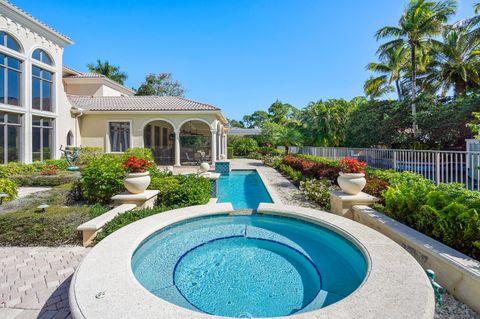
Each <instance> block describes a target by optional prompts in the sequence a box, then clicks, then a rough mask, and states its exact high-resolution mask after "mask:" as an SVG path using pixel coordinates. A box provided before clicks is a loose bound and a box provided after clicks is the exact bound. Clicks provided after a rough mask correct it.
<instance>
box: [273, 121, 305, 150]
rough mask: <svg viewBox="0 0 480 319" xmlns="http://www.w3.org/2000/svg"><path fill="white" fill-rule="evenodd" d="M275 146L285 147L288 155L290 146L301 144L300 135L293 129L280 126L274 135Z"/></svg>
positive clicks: (301, 138)
mask: <svg viewBox="0 0 480 319" xmlns="http://www.w3.org/2000/svg"><path fill="white" fill-rule="evenodd" d="M274 138H275V143H276V144H277V145H281V146H285V154H287V155H288V151H289V148H290V146H300V145H301V144H302V143H303V136H302V134H301V133H300V132H299V131H297V130H296V129H295V128H293V127H286V126H280V127H279V128H278V130H277V131H276V132H275V135H274Z"/></svg>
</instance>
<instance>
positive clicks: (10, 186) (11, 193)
mask: <svg viewBox="0 0 480 319" xmlns="http://www.w3.org/2000/svg"><path fill="white" fill-rule="evenodd" d="M0 193H5V194H7V195H8V196H7V197H5V198H4V199H3V202H9V201H11V200H13V199H15V198H16V197H17V184H15V182H14V181H12V180H11V179H9V178H0Z"/></svg>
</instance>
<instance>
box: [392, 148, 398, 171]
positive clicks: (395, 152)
mask: <svg viewBox="0 0 480 319" xmlns="http://www.w3.org/2000/svg"><path fill="white" fill-rule="evenodd" d="M393 170H394V171H396V170H397V151H393Z"/></svg>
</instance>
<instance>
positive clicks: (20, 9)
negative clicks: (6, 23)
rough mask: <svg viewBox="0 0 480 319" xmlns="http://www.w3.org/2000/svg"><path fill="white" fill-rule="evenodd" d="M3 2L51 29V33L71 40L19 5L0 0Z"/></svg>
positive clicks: (7, 0) (70, 40)
mask: <svg viewBox="0 0 480 319" xmlns="http://www.w3.org/2000/svg"><path fill="white" fill-rule="evenodd" d="M2 2H3V3H4V4H6V5H7V6H10V7H12V8H13V9H15V10H17V11H18V12H20V13H21V14H23V15H24V16H26V17H28V18H29V19H31V20H33V21H35V22H36V23H38V24H41V25H42V26H43V27H45V28H47V29H48V30H50V31H52V32H53V33H56V34H57V35H59V36H60V37H62V38H64V39H65V40H67V41H69V42H72V39H70V38H69V37H68V36H66V35H64V34H62V33H60V32H59V31H57V30H55V29H54V28H52V27H51V26H49V25H47V24H45V23H43V22H42V21H40V20H38V19H37V18H35V17H34V16H32V15H31V14H30V13H28V12H27V11H25V10H23V9H22V8H20V7H17V6H16V5H14V4H13V3H12V2H11V1H9V0H0V3H2Z"/></svg>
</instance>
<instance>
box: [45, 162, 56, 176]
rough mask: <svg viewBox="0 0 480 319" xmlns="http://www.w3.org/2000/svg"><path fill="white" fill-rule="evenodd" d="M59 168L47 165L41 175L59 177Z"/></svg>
mask: <svg viewBox="0 0 480 319" xmlns="http://www.w3.org/2000/svg"><path fill="white" fill-rule="evenodd" d="M57 172H58V166H57V165H48V164H47V165H45V166H43V168H42V171H41V174H42V175H57Z"/></svg>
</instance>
